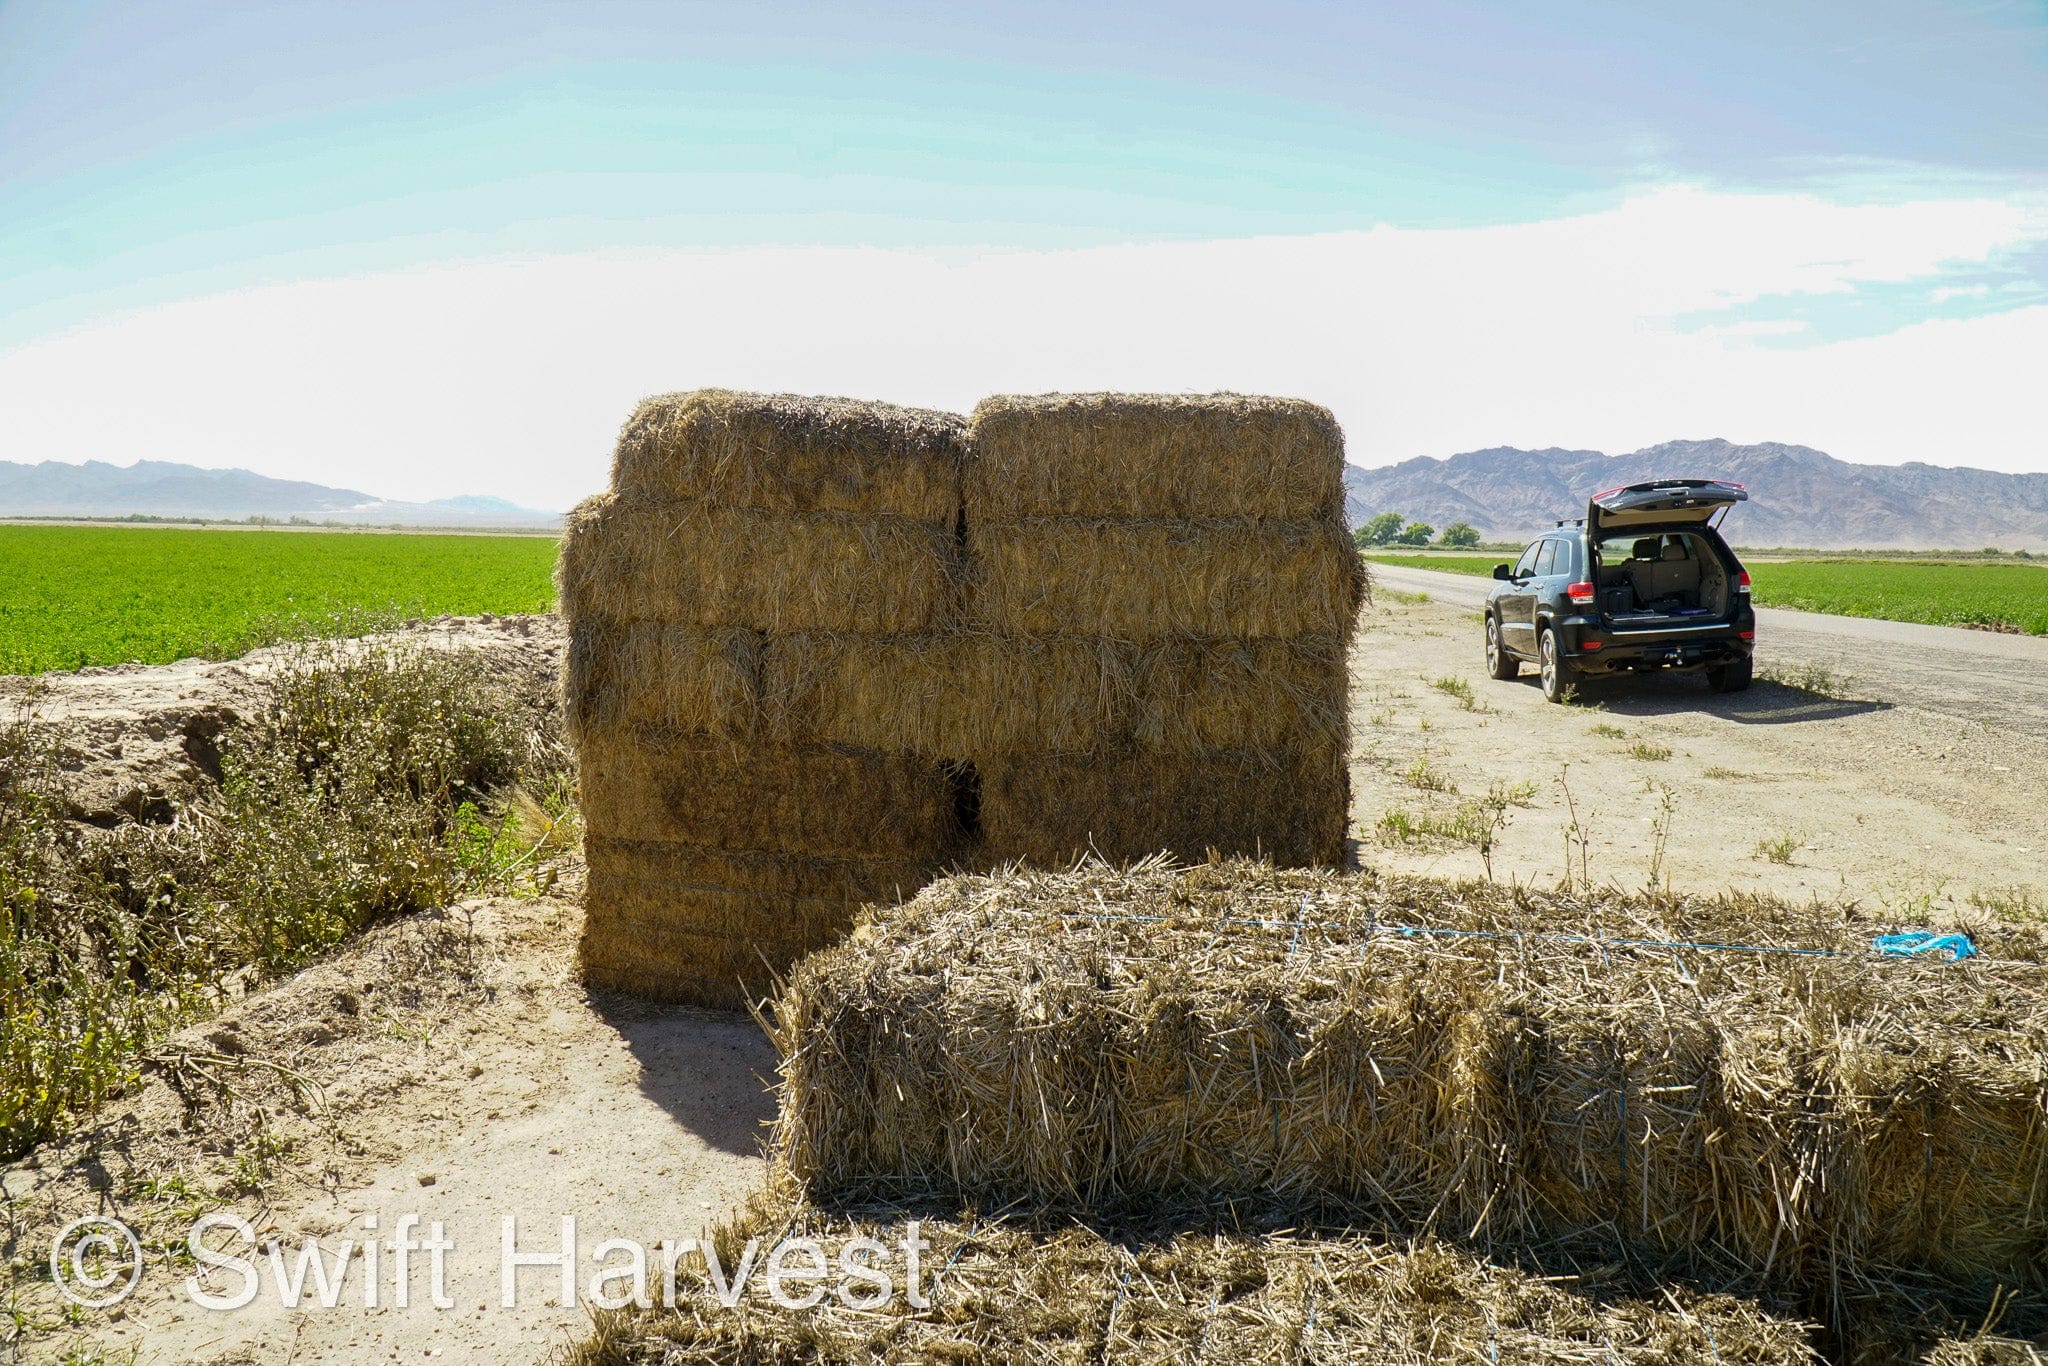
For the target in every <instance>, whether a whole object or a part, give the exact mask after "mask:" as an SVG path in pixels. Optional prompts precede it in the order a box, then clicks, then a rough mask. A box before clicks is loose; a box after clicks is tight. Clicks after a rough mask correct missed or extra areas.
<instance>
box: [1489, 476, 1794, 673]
mask: <svg viewBox="0 0 2048 1366" xmlns="http://www.w3.org/2000/svg"><path fill="white" fill-rule="evenodd" d="M1748 498H1749V494H1748V492H1747V491H1746V490H1745V489H1744V488H1743V487H1742V485H1740V484H1729V483H1722V482H1719V481H1717V480H1711V479H1659V480H1656V481H1654V482H1652V483H1648V484H1630V485H1628V486H1627V487H1626V488H1618V489H1608V490H1607V491H1606V492H1604V493H1596V494H1594V495H1593V497H1592V500H1591V501H1590V502H1589V503H1588V504H1587V505H1586V517H1585V520H1584V521H1573V522H1559V523H1558V524H1557V530H1555V531H1547V532H1545V533H1544V534H1543V535H1541V536H1539V537H1538V538H1537V539H1536V540H1534V541H1532V542H1531V543H1530V545H1529V548H1528V549H1526V550H1524V551H1523V552H1522V556H1521V558H1520V559H1519V560H1517V561H1516V562H1515V563H1514V564H1513V565H1505V564H1503V565H1496V566H1494V570H1493V577H1494V578H1495V579H1496V580H1498V582H1497V583H1495V584H1494V586H1493V592H1492V593H1490V594H1489V595H1488V596H1487V600H1486V666H1487V669H1488V671H1489V672H1490V673H1492V675H1493V676H1494V677H1495V678H1502V679H1506V678H1514V677H1516V676H1517V675H1519V674H1520V673H1521V672H1522V664H1523V662H1524V661H1527V662H1529V663H1532V664H1534V665H1536V667H1537V669H1538V670H1539V671H1540V672H1541V673H1542V675H1543V695H1544V696H1545V697H1547V698H1549V699H1550V700H1551V701H1553V702H1561V701H1563V700H1564V698H1565V695H1566V693H1567V692H1568V691H1569V690H1570V689H1571V688H1572V687H1573V686H1574V685H1576V684H1577V683H1578V682H1579V681H1580V680H1581V679H1583V678H1586V677H1600V676H1605V675H1611V674H1620V673H1629V672H1641V671H1645V670H1650V669H1658V670H1663V669H1673V670H1699V671H1703V672H1704V673H1705V674H1706V676H1707V681H1708V682H1709V683H1710V684H1711V685H1712V686H1713V688H1714V691H1716V692H1739V691H1741V690H1742V689H1744V688H1746V687H1748V686H1749V679H1750V668H1751V663H1750V654H1751V651H1752V650H1753V649H1754V648H1755V645H1756V612H1755V611H1754V610H1753V609H1752V608H1751V607H1750V602H1749V571H1748V570H1746V569H1744V568H1743V567H1742V562H1741V561H1740V560H1738V559H1736V558H1735V552H1734V551H1733V550H1730V549H1729V548H1728V543H1727V542H1726V541H1724V540H1722V539H1721V533H1720V531H1719V530H1717V529H1716V528H1717V527H1718V525H1719V522H1720V519H1721V516H1722V515H1723V514H1725V513H1726V512H1727V511H1728V509H1729V508H1731V507H1733V506H1734V505H1735V504H1737V503H1740V502H1744V501H1746V500H1747V499H1748Z"/></svg>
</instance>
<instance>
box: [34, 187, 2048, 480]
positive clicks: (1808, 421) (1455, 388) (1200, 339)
mask: <svg viewBox="0 0 2048 1366" xmlns="http://www.w3.org/2000/svg"><path fill="white" fill-rule="evenodd" d="M2044 239H2048V214H2044V213H2043V212H2042V210H2041V208H2040V207H2039V206H2035V205H2029V204H2023V203H2013V202H2007V201H2000V200H1986V199H1972V200H1951V201H1932V202H1926V203H1911V204H1902V205H1892V206H1843V205H1836V204H1830V203H1828V202H1826V201H1823V200H1820V199H1816V198H1812V197H1810V196H1798V195H1769V196H1766V195H1725V194H1714V193H1709V192H1706V191H1701V190H1689V189H1676V190H1665V191H1659V192H1656V193H1651V194H1646V195H1643V196H1640V197H1637V198H1635V199H1632V200H1630V201H1629V202H1627V203H1625V204H1624V205H1622V206H1621V207H1619V208H1616V209H1613V210H1611V211H1608V212H1602V213H1597V214H1589V215H1585V216H1581V217H1576V218H1569V219H1561V220H1554V221H1549V222H1540V223H1532V224H1526V225H1517V226H1509V227H1496V228H1483V229H1459V230H1437V231H1410V230H1394V229H1388V228H1379V229H1375V230H1373V231H1371V232H1362V233H1344V234H1332V235H1324V236H1314V237H1299V238H1260V239H1251V240H1242V241H1217V242H1199V243H1185V244H1164V245H1157V244H1155V245H1134V246H1125V247H1112V248H1102V249H1095V250H1085V251H1068V252H1055V253H1029V254H1026V253H991V254H985V255H977V256H970V257H964V258H962V257H940V256H927V255H918V254H912V253H903V252H884V251H877V250H859V249H788V248H777V249H762V250H752V251H739V252H731V253H719V254H706V253H693V254H684V253H676V254H665V255H652V256H637V257H625V256H563V257H549V258H542V259H537V260H531V261H500V262H490V263H478V264H464V265H454V266H446V267H439V268H434V269H427V270H421V271H417V272H411V273H404V274H391V275H379V276H372V277H365V278H360V279H349V280H339V281H330V282H322V283H309V284H299V285H288V286H278V287H273V288H266V289H259V290H253V291H249V292H245V293H237V294H229V295H222V296H218V297H214V298H208V299H202V300H197V301H193V302H189V303H181V304H176V305H171V306H168V307H164V308H160V309H156V310H152V311H149V312H145V313H140V314H136V315H132V316H128V317H122V318H117V319H113V320H110V321H107V322H105V323H103V324H100V325H95V326H92V327H89V328H86V329H83V330H80V331H76V332H73V333H69V334H66V335H62V336H58V337H53V338H49V339H45V340H42V341H39V342H35V343H31V344H29V345H27V346H24V347H21V348H18V349H16V350H15V351H13V352H10V353H7V354H5V355H0V413H5V414H6V419H5V424H4V427H0V459H14V460H39V459H46V458H53V459H60V460H82V459H88V458H98V459H107V460H114V461H117V462H126V461H128V460H132V459H136V458H155V459H168V460H189V461H192V462H194V463H198V464H208V465H227V464H236V465H246V466H249V467H251V468H254V469H258V470H261V471H263V472H265V473H271V474H278V475H285V476H291V477H299V478H310V479H316V480H320V481H322V482H325V483H334V484H346V485H352V486H355V487H360V488H364V489H368V490H370V491H372V492H375V493H379V494H384V495H386V496H391V497H435V496H441V495H445V494H450V493H456V492H492V493H500V494H504V495H505V496H508V497H513V498H516V499H519V500H521V501H523V502H528V503H533V504H537V505H542V506H564V505H566V504H567V503H568V502H570V501H573V499H575V498H576V497H577V496H579V495H580V494H582V493H584V492H587V491H589V490H592V489H594V488H597V487H600V486H601V485H602V484H603V482H604V480H605V477H606V461H607V458H608V451H609V447H610V444H611V440H612V437H613V434H614V432H615V431H616V429H617V426H618V423H619V421H620V419H621V418H623V417H624V416H625V414H626V412H627V411H628V409H629V408H630V407H631V406H632V404H633V402H634V401H635V400H636V399H638V398H639V397H641V396H642V395H644V394H647V393H652V392H657V391H661V390H665V389H676V388H687V387H693V386H696V385H700V384H723V385H731V386H739V387H747V388H764V389H778V390H792V391H797V392H815V393H843V394H854V395H859V396H868V397H877V398H889V399H893V400H896V401H898V402H906V403H919V404H930V405H937V406H944V407H954V408H964V407H966V406H968V405H971V404H972V403H973V402H974V401H975V399H977V398H978V397H980V396H981V395H983V394H987V393H991V392H999V391H1033V390H1048V389H1083V388H1085V389H1099V388H1120V389H1168V390H1207V389H1219V388H1234V389H1242V390H1253V391H1265V392H1274V393H1286V394H1298V395H1303V396H1307V397H1311V398H1315V399H1318V400H1320V401H1322V402H1325V403H1327V404H1329V405H1330V406H1331V407H1332V408H1333V409H1335V410H1336V412H1337V415H1338V416H1339V418H1340V419H1342V420H1343V422H1344V425H1345V428H1346V430H1347V432H1348V433H1349V436H1350V443H1351V453H1352V458H1353V459H1354V460H1358V461H1360V462H1361V463H1383V462H1386V461H1390V460H1397V459H1403V458H1406V457H1408V456H1411V455H1417V454H1448V453H1450V452H1453V451H1458V450H1465V449H1470V448H1472V447H1476V446H1484V445H1493V444H1507V443H1512V444H1517V445H1567V446H1592V447H1600V448H1604V449H1609V450H1626V449H1632V448H1634V447H1637V446H1641V445H1646V444H1649V443H1651V442H1655V441H1660V440H1664V439H1667V438H1670V437H1677V436H1707V435H1722V436H1727V437H1729V438H1731V439H1735V440H1766V439H1772V440H1785V441H1795V442H1804V443H1807V444H1811V445H1816V446H1820V447H1822V448H1824V449H1827V450H1830V451H1833V452H1834V453H1835V454H1837V455H1841V456H1843V457H1844V458H1847V459H1852V460H1866V461H1880V462H1895V461H1902V460H1909V459H1929V460H1935V461H1941V462H1948V463H1964V462H1967V463H1975V464H1982V465H1987V466H1991V467H1994V468H2006V469H2041V468H2048V435H2044V433H2043V429H2042V427H2041V424H2040V422H2039V411H2038V401H2037V399H2036V397H2035V393H2036V387H2037V383H2038V378H2037V377H2036V376H2034V375H2033V374H2031V373H2030V370H2031V368H2032V367H2031V366H2030V365H2029V364H2028V363H2027V361H2028V358H2032V359H2033V360H2035V361H2038V358H2039V357H2040V356H2042V355H2048V307H2034V308H2025V309H2019V310H2015V311H2011V312H2007V313H2002V314H1996V315H1992V316H1988V317H1981V318H1975V319H1968V320H1955V321H1934V322H1926V323H1921V324H1918V325H1915V326H1912V327H1908V328H1906V329H1904V330H1902V331H1899V332H1895V333H1892V334H1890V335H1887V336H1882V337H1876V338H1867V339H1862V340H1857V341H1845V342H1838V343H1832V344H1826V345H1814V346H1807V347H1803V348H1800V349H1784V348H1782V347H1779V348H1772V347H1763V346H1759V345H1757V344H1756V341H1757V338H1758V337H1759V336H1768V335H1771V332H1770V330H1768V329H1765V330H1759V329H1757V328H1755V327H1754V326H1750V325H1746V324H1745V323H1744V322H1743V321H1742V320H1741V319H1740V318H1739V317H1735V316H1731V318H1730V320H1729V325H1727V326H1720V327H1712V328H1709V329H1706V330H1687V329H1685V328H1682V327H1680V326H1679V325H1677V323H1676V322H1675V321H1674V320H1675V319H1676V318H1678V317H1679V316H1680V315H1689V314H1697V313H1698V312H1700V311H1701V310H1712V309H1716V308H1721V307H1726V306H1729V305H1733V304H1739V303H1742V302H1744V301H1748V300H1754V299H1758V298H1763V297H1767V296H1771V295H1779V294H1786V293H1823V292H1825V293H1833V292H1840V291H1844V290H1853V289H1855V288H1857V287H1858V286H1859V285H1861V284H1865V283H1882V282H1896V281H1901V280H1916V279H1922V278H1934V277H1937V276H1938V275H1939V274H1940V273H1941V272H1942V271H1943V269H1944V268H1946V267H1950V266H1958V265H1960V266H1967V265H1971V264H1975V263H1982V262H1984V261H1985V260H1987V259H1988V258H1990V257H1991V256H1992V255H1994V254H1995V253H1997V252H1999V251H2001V250H2005V249H2010V248H2014V247H2018V246H2024V245H2026V244H2028V243H2031V242H2037V241H2041V240H2044Z"/></svg>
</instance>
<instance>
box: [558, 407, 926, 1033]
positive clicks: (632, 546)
mask: <svg viewBox="0 0 2048 1366" xmlns="http://www.w3.org/2000/svg"><path fill="white" fill-rule="evenodd" d="M965 437H966V428H965V424H964V422H963V421H962V419H960V418H959V417H957V416H954V415H952V414H946V413H933V412H923V411H917V410H911V409H903V408H896V407H892V406H890V405H887V404H879V403H854V402H850V401H846V400H830V399H796V398H789V397H764V396H759V395H748V394H734V393H727V392H723V391H715V390H712V391H702V392H697V393H692V394H682V395H671V396H667V397H663V398H656V399H651V400H649V401H647V402H646V403H644V404H642V405H641V407H640V408H639V410H638V411H636V412H635V413H634V414H633V416H632V418H631V420H629V421H628V423H627V424H626V426H625V428H624V430H623V431H622V433H621V435H620V439H619V445H618V452H617V456H616V459H615V463H614V466H613V471H612V489H611V491H610V492H609V493H607V494H603V495H600V496H598V497H596V498H593V499H591V500H589V501H588V502H586V503H585V504H583V505H582V506H581V507H579V508H578V509H577V510H576V511H575V513H574V514H573V515H572V516H571V518H570V522H569V527H568V531H567V534H566V536H565V538H564V542H563V549H562V561H561V571H560V574H561V583H560V587H561V600H562V610H563V612H564V614H565V616H566V617H567V618H568V622H569V628H570V645H569V662H568V668H567V671H566V679H565V684H566V691H567V694H568V711H569V723H570V727H571V738H572V740H573V741H574V742H575V744H576V747H577V750H578V759H579V766H580V773H581V783H582V798H583V809H584V819H585V826H586V831H587V835H586V841H585V845H586V852H587V855H588V861H589V869H590V882H589V891H588V895H587V904H588V916H587V923H586V927H585V932H584V939H583V946H582V959H583V967H584V971H585V974H586V977H587V979H588V980H589V981H591V982H593V983H595V984H598V985H601V986H607V987H612V988H616V989H620V990H625V991H630V992H634V993H636V994H640V995H647V996H655V997H660V998H666V999H673V1000H685V1001H692V1002H696V1003H698V1004H705V1005H738V1004H741V1003H742V1002H743V1001H744V1000H745V999H747V998H748V996H749V994H750V992H751V991H753V990H754V989H755V988H758V986H759V985H760V984H762V983H763V982H765V981H766V980H767V979H768V978H769V977H770V976H771V974H772V973H773V972H774V971H777V970H780V969H781V968H783V967H784V966H786V965H787V964H788V963H789V962H791V961H793V960H794V959H795V958H797V957H798V956H800V955H801V954H803V953H804V952H807V951H808V950H810V949H812V948H814V947H816V946H818V945H819V944H821V943H825V942H828V941H829V940H830V939H832V938H833V937H834V936H836V935H837V934H838V933H839V932H840V931H841V930H842V929H843V928H844V926H845V924H846V922H847V920H848V919H849V917H850V915H851V913H852V911H853V909H854V908H855V907H856V906H858V905H859V904H860V903H862V902H865V901H871V900H877V899H890V898H894V897H896V896H898V895H901V894H906V893H908V892H909V891H911V890H913V889H915V888H916V887H918V886H920V885H922V884H923V883H924V882H925V881H926V880H927V879H928V878H929V877H930V876H931V874H932V873H933V872H934V871H935V870H936V869H938V868H939V867H940V866H941V865H943V864H944V863H946V862H947V861H948V860H949V859H951V858H952V857H954V855H955V854H956V852H957V850H958V846H959V842H960V833H961V832H960V826H959V819H958V814H957V812H956V809H955V800H954V782H953V779H952V777H951V776H950V775H949V773H948V772H947V771H946V770H945V768H944V767H943V765H942V764H940V763H939V762H938V761H936V760H935V759H933V758H931V757H928V756H927V755H925V754H922V753H918V752H913V751H912V750H910V749H909V748H907V747H905V746H903V745H901V744H898V743H894V739H895V732H893V731H892V730H891V728H890V727H888V726H886V725H882V726H875V725H872V724H867V723H869V722H871V721H872V720H873V718H871V717H864V716H854V717H853V718H851V720H852V721H853V722H855V723H859V724H850V725H840V726H836V727H828V728H826V729H824V730H822V731H815V732H814V731H812V730H809V729H807V728H806V726H805V724H804V722H803V719H802V716H801V714H800V713H799V711H798V710H797V709H794V708H792V707H791V706H790V705H788V699H787V698H786V697H783V696H780V695H778V694H777V693H776V692H774V691H773V690H772V689H773V683H772V681H773V680H776V679H787V678H789V677H791V676H793V675H796V674H799V673H801V672H803V671H804V670H805V669H806V668H808V667H809V666H810V665H811V663H812V662H813V661H812V658H811V657H812V656H816V657H818V658H827V659H830V660H832V661H834V663H835V666H836V667H837V668H839V669H840V671H841V673H842V675H843V676H844V677H845V681H847V683H848V684H849V689H848V692H847V694H846V695H845V696H844V697H843V698H842V699H841V700H842V705H846V706H851V707H855V708H858V707H861V706H872V707H875V708H877V709H878V710H883V709H886V708H888V707H891V706H893V705H894V704H895V703H896V701H897V700H898V694H897V689H896V685H895V682H894V680H892V679H890V678H888V677H886V676H883V675H882V674H880V673H877V672H874V671H875V670H878V669H880V668H882V667H885V662H886V659H887V656H888V652H887V651H886V650H878V649H877V648H876V647H877V646H878V645H886V643H888V642H891V641H896V640H918V639H923V638H926V637H928V636H930V635H932V634H933V633H943V632H945V631H948V630H951V629H953V628H955V627H956V626H957V623H958V618H959V613H960V609H961V594H960V584H961V568H960V560H959V538H958V534H957V530H958V528H957V522H958V513H959V487H960V468H961V462H962V458H963V453H964V450H965ZM842 719H844V718H842ZM849 731H851V732H853V733H854V734H853V738H849V736H848V734H847V733H846V732H849Z"/></svg>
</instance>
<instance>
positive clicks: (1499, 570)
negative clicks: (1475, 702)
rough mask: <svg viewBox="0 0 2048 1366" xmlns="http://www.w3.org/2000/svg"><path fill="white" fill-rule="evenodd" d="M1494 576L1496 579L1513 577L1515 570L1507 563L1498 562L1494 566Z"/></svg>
mask: <svg viewBox="0 0 2048 1366" xmlns="http://www.w3.org/2000/svg"><path fill="white" fill-rule="evenodd" d="M1493 576H1494V577H1495V578H1496V579H1512V578H1513V577H1514V576H1515V571H1514V570H1513V569H1511V568H1509V567H1508V566H1507V565H1504V564H1497V565H1495V566H1494V567H1493Z"/></svg>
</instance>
